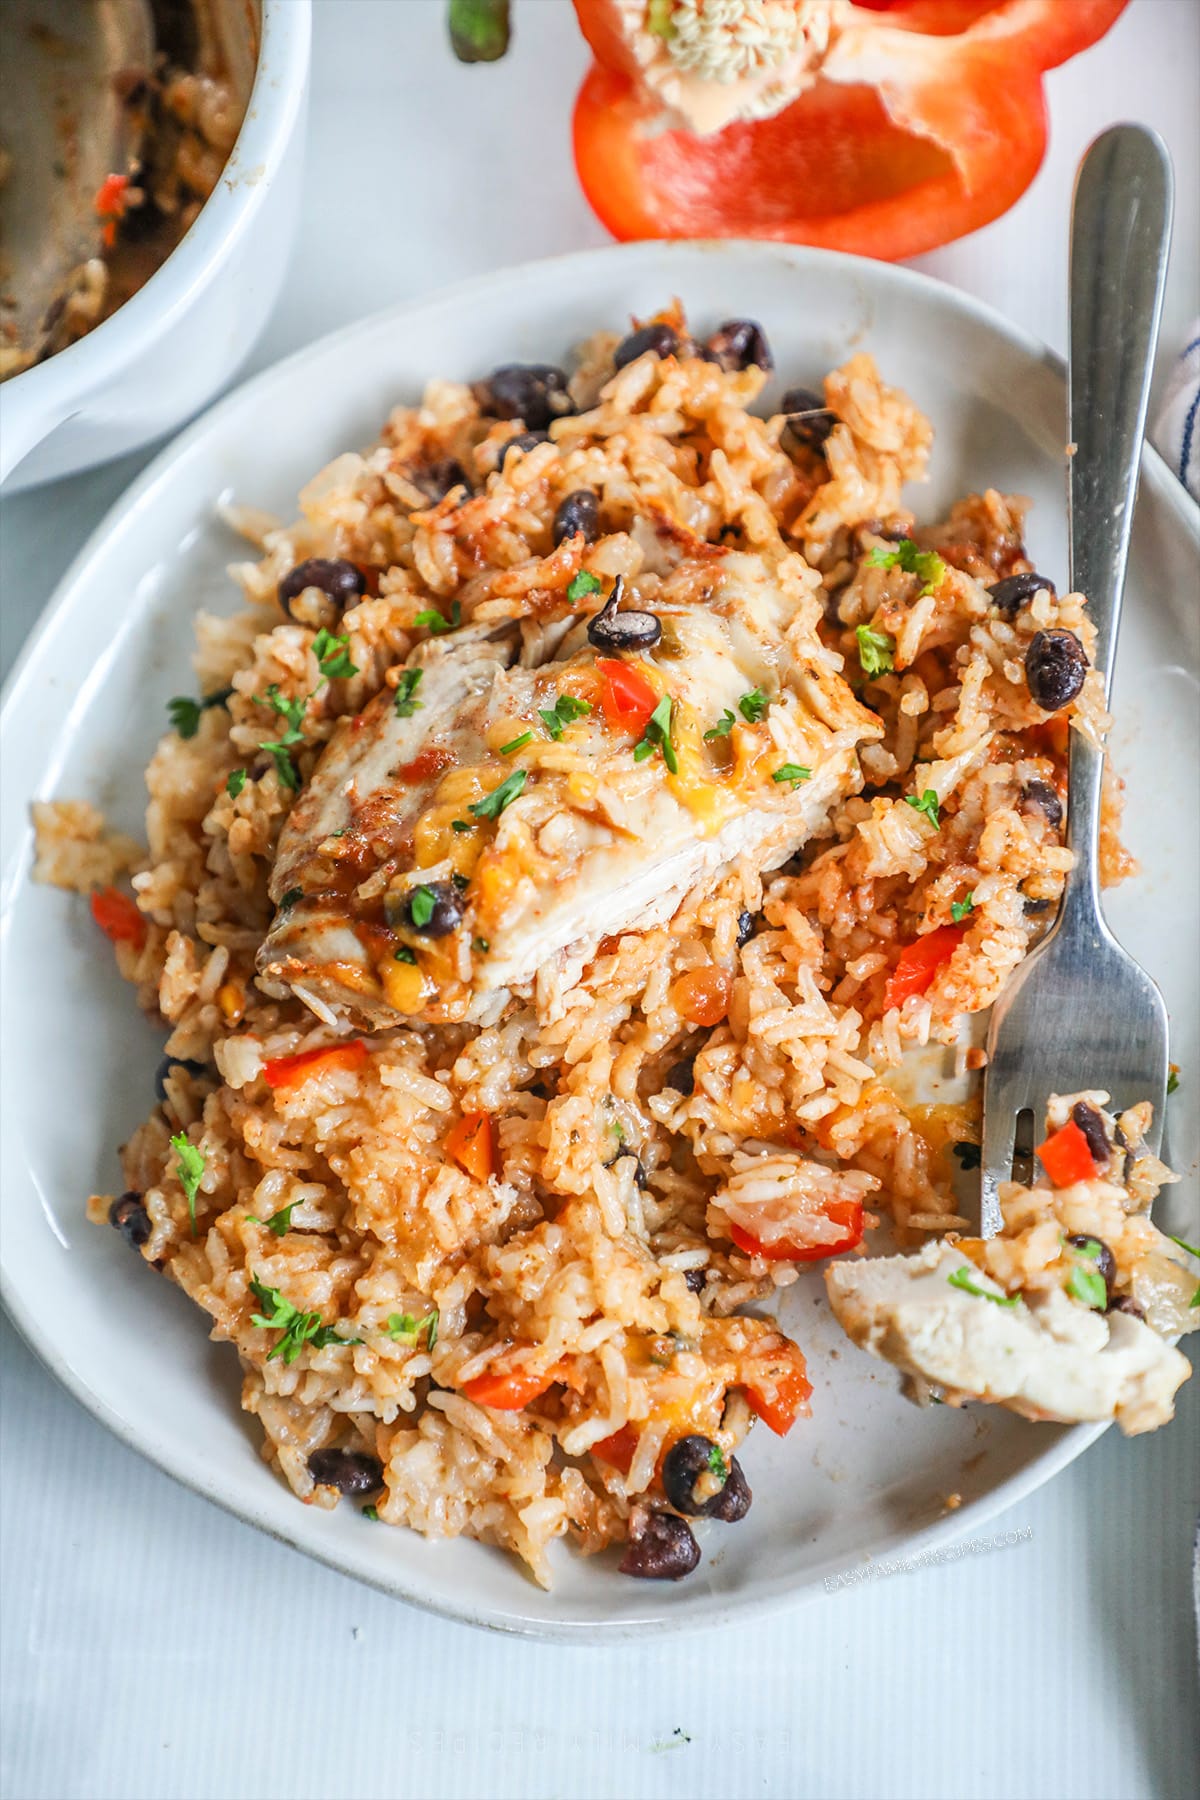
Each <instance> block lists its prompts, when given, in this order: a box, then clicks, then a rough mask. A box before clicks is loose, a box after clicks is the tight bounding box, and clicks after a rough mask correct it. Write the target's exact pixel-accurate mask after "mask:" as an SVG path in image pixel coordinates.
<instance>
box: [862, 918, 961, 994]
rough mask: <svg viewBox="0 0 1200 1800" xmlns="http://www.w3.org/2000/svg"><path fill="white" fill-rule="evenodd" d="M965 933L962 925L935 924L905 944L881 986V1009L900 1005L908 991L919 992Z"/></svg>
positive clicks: (956, 947)
mask: <svg viewBox="0 0 1200 1800" xmlns="http://www.w3.org/2000/svg"><path fill="white" fill-rule="evenodd" d="M966 935H967V927H966V926H965V925H939V926H938V928H937V930H936V931H928V932H926V934H925V936H924V937H919V938H914V939H913V941H912V943H911V944H906V945H905V946H904V948H903V950H902V951H901V952H900V960H899V962H898V963H897V964H896V966H895V968H894V969H893V970H892V972H891V974H890V975H889V976H888V982H887V986H886V987H885V988H884V990H883V1009H884V1011H885V1012H890V1011H891V1009H892V1007H893V1006H903V1004H904V1002H905V1001H906V1000H907V999H908V997H909V995H910V994H923V993H924V992H925V990H926V988H928V987H929V986H931V984H932V982H933V978H934V976H935V975H936V974H937V972H938V970H939V969H940V968H941V966H942V964H943V963H948V962H949V961H950V958H951V957H952V956H953V955H954V952H955V951H956V950H957V949H958V946H959V945H960V944H961V943H962V941H963V939H964V937H965V936H966Z"/></svg>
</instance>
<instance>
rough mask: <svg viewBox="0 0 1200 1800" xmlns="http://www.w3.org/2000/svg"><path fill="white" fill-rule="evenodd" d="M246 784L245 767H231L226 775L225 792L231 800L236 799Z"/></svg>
mask: <svg viewBox="0 0 1200 1800" xmlns="http://www.w3.org/2000/svg"><path fill="white" fill-rule="evenodd" d="M245 785H246V771H245V769H230V771H229V773H228V775H227V776H226V777H225V792H226V793H227V794H228V795H229V798H230V799H231V800H236V799H237V797H238V795H239V794H240V793H241V791H242V789H243V788H244V787H245Z"/></svg>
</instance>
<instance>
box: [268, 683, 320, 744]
mask: <svg viewBox="0 0 1200 1800" xmlns="http://www.w3.org/2000/svg"><path fill="white" fill-rule="evenodd" d="M311 699H312V695H311V694H303V695H302V696H301V697H300V699H299V700H289V699H288V698H287V697H286V696H285V695H284V694H281V693H280V691H279V683H278V682H277V681H273V682H272V683H271V685H270V687H269V688H268V689H267V697H266V699H265V700H260V701H259V702H258V704H259V705H260V706H269V707H270V708H271V711H272V712H277V713H278V714H279V716H280V718H281V719H286V720H287V726H288V729H287V733H285V737H284V741H285V742H286V743H289V744H290V743H297V742H299V738H300V727H301V725H303V723H304V713H305V709H306V707H307V706H308V703H309V701H310V700H311ZM293 731H294V732H295V733H296V736H295V738H293V737H291V736H290V735H289V734H290V733H291V732H293Z"/></svg>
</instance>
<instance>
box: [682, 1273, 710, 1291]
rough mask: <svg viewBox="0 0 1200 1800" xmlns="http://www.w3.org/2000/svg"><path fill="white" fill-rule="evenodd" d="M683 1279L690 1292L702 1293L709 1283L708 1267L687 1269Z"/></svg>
mask: <svg viewBox="0 0 1200 1800" xmlns="http://www.w3.org/2000/svg"><path fill="white" fill-rule="evenodd" d="M683 1279H684V1281H685V1282H686V1284H687V1290H688V1292H689V1294H702V1293H703V1292H704V1290H705V1288H706V1286H707V1285H708V1270H707V1269H685V1270H684V1274H683Z"/></svg>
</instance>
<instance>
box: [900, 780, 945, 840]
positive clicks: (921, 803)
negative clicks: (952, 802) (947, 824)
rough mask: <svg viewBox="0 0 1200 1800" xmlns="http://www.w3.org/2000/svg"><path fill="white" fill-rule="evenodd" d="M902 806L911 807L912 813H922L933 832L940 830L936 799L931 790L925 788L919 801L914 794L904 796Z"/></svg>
mask: <svg viewBox="0 0 1200 1800" xmlns="http://www.w3.org/2000/svg"><path fill="white" fill-rule="evenodd" d="M904 804H905V806H911V807H912V809H913V811H914V812H919V813H924V814H925V817H926V818H927V819H928V820H929V823H930V824H931V825H932V826H933V829H934V830H935V831H940V830H941V829H942V822H941V819H940V818H939V817H938V797H937V795H936V794H935V793H934V791H933V789H932V788H926V789H925V792H924V793H923V794H922V795H921V797H920V799H919V800H918V798H917V796H916V795H915V794H905V796H904Z"/></svg>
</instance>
